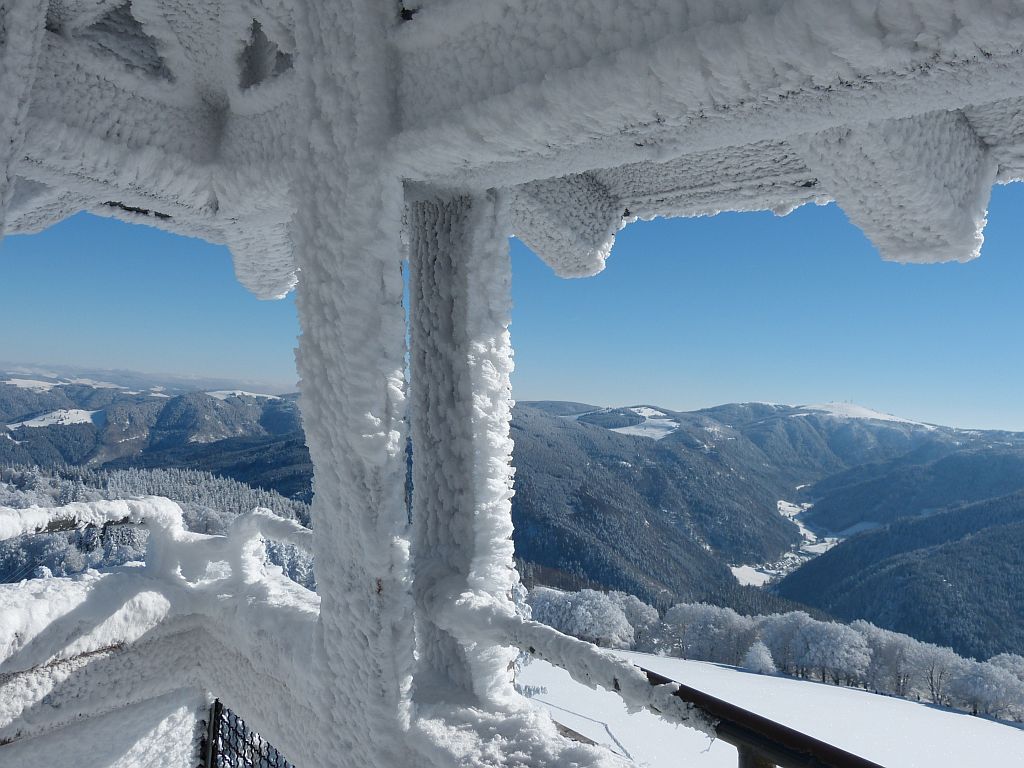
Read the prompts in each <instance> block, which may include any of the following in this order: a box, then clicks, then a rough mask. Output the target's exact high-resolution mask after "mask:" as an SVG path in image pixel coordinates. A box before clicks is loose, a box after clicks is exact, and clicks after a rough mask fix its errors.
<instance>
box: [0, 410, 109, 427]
mask: <svg viewBox="0 0 1024 768" xmlns="http://www.w3.org/2000/svg"><path fill="white" fill-rule="evenodd" d="M102 418H103V411H83V410H82V409H80V408H61V409H60V410H57V411H51V412H50V413H44V414H43V415H42V416H36V417H35V418H34V419H28V420H27V421H19V422H17V423H15V424H8V425H7V426H8V427H9V428H10V429H18V428H19V427H52V426H54V425H58V424H59V425H64V424H96V423H99V422H100V421H102Z"/></svg>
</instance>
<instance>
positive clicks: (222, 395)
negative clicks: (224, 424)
mask: <svg viewBox="0 0 1024 768" xmlns="http://www.w3.org/2000/svg"><path fill="white" fill-rule="evenodd" d="M206 394H208V395H209V396H210V397H215V398H217V399H218V400H227V399H228V398H229V397H257V398H260V397H261V398H263V399H265V400H280V399H281V398H280V397H278V396H277V395H264V394H261V393H259V392H246V391H245V390H244V389H221V390H216V391H214V392H207V393H206Z"/></svg>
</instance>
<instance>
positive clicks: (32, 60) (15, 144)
mask: <svg viewBox="0 0 1024 768" xmlns="http://www.w3.org/2000/svg"><path fill="white" fill-rule="evenodd" d="M45 18H46V17H45V6H44V4H43V3H42V2H39V0H6V2H5V3H4V4H3V6H0V104H3V109H2V110H0V238H2V237H3V235H4V230H5V228H6V219H7V217H6V214H7V206H8V205H9V203H10V200H11V197H12V196H13V194H14V172H15V166H16V165H17V160H18V157H19V155H20V153H21V148H22V142H23V140H24V138H25V116H26V115H27V114H28V105H29V97H30V94H31V89H32V84H33V82H34V81H35V77H36V67H37V65H38V62H39V53H40V49H41V44H42V39H43V23H44V21H45Z"/></svg>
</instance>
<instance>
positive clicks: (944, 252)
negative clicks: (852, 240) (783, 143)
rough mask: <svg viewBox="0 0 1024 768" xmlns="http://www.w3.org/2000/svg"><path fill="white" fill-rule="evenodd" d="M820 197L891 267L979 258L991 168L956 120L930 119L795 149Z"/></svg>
mask: <svg viewBox="0 0 1024 768" xmlns="http://www.w3.org/2000/svg"><path fill="white" fill-rule="evenodd" d="M794 143H795V145H796V146H798V147H800V148H801V154H802V155H803V156H804V159H805V160H806V162H807V165H808V167H809V168H811V170H813V171H815V172H816V173H817V174H818V178H819V180H820V182H821V186H822V188H823V190H824V191H825V192H827V193H829V194H831V195H833V196H834V197H835V199H836V201H837V202H838V203H839V205H840V206H841V207H842V209H843V211H845V212H846V215H847V216H849V217H850V220H851V221H852V222H853V223H854V224H856V225H857V226H858V227H860V228H861V229H862V230H863V231H864V233H865V234H866V235H867V236H868V237H869V238H870V239H871V241H872V242H873V243H874V244H875V246H876V247H877V248H878V250H879V251H880V252H881V254H882V256H883V257H885V258H886V259H889V260H891V261H902V262H940V261H967V260H969V259H972V258H974V257H976V256H977V255H978V253H979V252H980V250H981V244H982V242H983V241H984V236H983V229H984V227H985V215H986V211H987V209H988V199H989V193H990V191H991V189H992V184H993V182H994V181H995V178H996V163H995V161H994V160H993V159H992V158H991V157H990V155H989V151H988V149H987V147H986V146H985V145H984V144H983V143H982V142H981V140H980V139H979V138H978V136H977V135H976V134H975V132H974V130H973V129H972V128H971V126H970V124H969V123H968V122H967V119H966V118H965V117H964V116H963V114H961V113H960V112H935V113H931V114H927V115H920V116H918V117H912V118H906V119H903V120H889V121H885V122H879V123H870V124H867V125H860V126H856V127H850V128H835V129H832V130H829V131H825V132H823V133H820V134H817V135H815V136H812V137H809V138H808V139H807V140H806V141H805V142H794Z"/></svg>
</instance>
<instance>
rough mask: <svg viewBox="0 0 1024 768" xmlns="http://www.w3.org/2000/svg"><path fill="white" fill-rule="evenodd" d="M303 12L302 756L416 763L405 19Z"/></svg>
mask: <svg viewBox="0 0 1024 768" xmlns="http://www.w3.org/2000/svg"><path fill="white" fill-rule="evenodd" d="M301 11H302V12H301V14H298V15H299V19H298V20H297V40H296V45H297V50H299V51H304V52H305V53H304V59H303V62H304V68H305V72H306V73H307V75H308V77H309V83H308V86H307V89H306V90H307V91H308V92H309V94H310V97H311V100H312V102H311V103H310V104H309V112H308V114H304V115H303V131H304V133H303V135H302V137H301V139H300V140H299V141H298V146H299V151H298V153H297V158H296V160H295V163H294V165H295V167H294V169H293V170H294V173H293V174H292V177H291V178H290V179H289V181H290V182H291V185H292V189H293V195H294V201H295V208H296V214H295V219H294V221H293V236H294V241H295V260H296V265H297V266H298V269H299V274H300V280H299V286H298V290H297V296H296V303H297V306H298V310H299V320H300V323H301V326H302V335H301V337H300V339H299V351H298V355H297V359H298V367H299V374H300V376H301V382H300V392H301V400H300V407H301V410H302V420H303V425H304V427H305V431H306V441H307V443H308V445H309V451H310V456H311V458H312V460H313V465H314V468H315V472H314V498H313V508H312V519H313V528H314V530H315V536H314V550H315V553H314V554H315V558H314V569H315V573H316V580H317V588H318V591H319V593H320V595H321V604H320V620H319V624H318V627H317V632H316V641H315V643H314V650H313V663H314V664H315V665H316V666H317V668H318V669H320V670H321V675H320V678H319V679H318V681H317V684H316V686H315V687H314V688H313V690H311V691H310V692H309V696H310V699H311V700H314V701H315V703H316V710H317V711H318V712H319V713H320V715H319V717H320V718H321V721H320V722H319V724H318V726H317V728H316V729H315V732H316V739H317V740H316V741H315V742H313V743H311V744H310V748H309V750H308V751H307V756H309V759H308V760H306V761H305V762H304V766H305V768H328V766H331V768H333V766H335V765H337V764H338V762H339V760H341V761H343V762H344V764H346V765H365V766H377V765H412V764H414V761H413V760H412V758H411V756H410V755H408V754H407V753H406V752H405V743H404V739H403V738H402V728H403V706H404V704H405V703H407V699H406V696H407V690H408V683H409V676H410V674H411V668H412V660H413V645H412V629H413V628H412V623H413V617H412V600H411V596H410V595H409V584H408V543H407V538H406V536H407V534H408V532H407V521H408V519H407V513H406V508H405V473H406V441H405V426H404V423H403V417H404V415H405V375H404V373H405V311H404V309H403V307H402V293H403V284H402V274H401V259H402V244H401V228H402V209H403V197H402V186H401V184H400V183H399V181H398V179H397V175H395V174H389V173H388V172H387V168H386V166H387V155H386V154H385V146H384V142H385V141H386V139H387V136H388V135H389V134H390V132H391V114H390V109H389V105H390V99H389V98H388V93H389V91H388V77H389V73H390V62H389V60H388V57H387V52H386V49H385V47H384V46H383V44H382V42H381V41H382V40H383V39H384V38H385V35H386V33H387V28H388V27H389V26H390V25H391V24H394V23H396V17H395V14H394V13H393V11H394V7H393V6H391V5H390V4H389V3H381V2H377V0H344V1H342V0H309V2H306V3H304V4H303V5H302V7H301Z"/></svg>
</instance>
